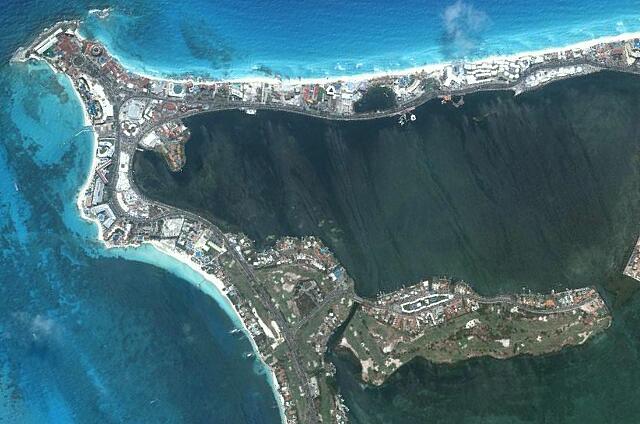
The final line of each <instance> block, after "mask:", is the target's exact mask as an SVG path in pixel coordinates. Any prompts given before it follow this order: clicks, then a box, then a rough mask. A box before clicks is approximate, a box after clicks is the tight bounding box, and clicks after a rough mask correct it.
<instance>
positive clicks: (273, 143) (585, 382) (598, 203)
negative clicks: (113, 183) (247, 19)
mask: <svg viewBox="0 0 640 424" xmlns="http://www.w3.org/2000/svg"><path fill="white" fill-rule="evenodd" d="M639 112H640V78H638V77H635V76H631V75H625V74H617V73H601V74H596V75H591V76H587V77H582V78H577V79H572V80H567V81H563V82H558V83H554V84H552V85H550V86H548V87H546V88H544V89H542V90H539V91H535V92H531V93H527V94H524V95H521V96H518V97H515V98H514V97H513V95H512V94H511V93H507V92H492V93H477V94H474V95H470V96H467V97H466V98H465V105H464V107H462V108H460V109H455V108H453V107H452V106H450V105H441V104H439V103H438V102H431V103H429V104H426V105H423V106H421V107H420V108H418V109H417V110H416V115H417V117H418V119H417V121H416V122H415V123H413V124H411V125H410V126H408V127H403V128H401V127H399V126H398V125H397V123H396V122H395V120H394V119H391V118H390V119H380V120H375V121H370V122H335V121H326V120H320V119H315V118H309V117H304V116H300V115H293V114H289V113H278V112H258V114H257V115H256V116H248V115H246V114H243V113H240V112H221V113H210V114H205V115H200V116H197V117H192V118H190V119H188V120H187V123H188V125H189V126H190V127H191V130H192V131H193V135H192V139H191V140H190V141H189V143H188V144H187V165H186V167H185V169H184V170H183V171H182V172H180V173H177V174H170V173H169V172H168V171H167V170H166V167H165V165H164V163H163V161H162V160H161V159H160V158H158V157H157V156H155V155H154V154H152V153H144V154H139V155H137V158H136V168H135V169H136V171H135V172H136V180H137V181H138V183H139V184H140V185H141V187H142V188H143V189H144V191H146V192H147V193H148V194H149V195H151V196H153V197H157V198H159V199H162V200H164V201H167V202H170V203H173V204H176V205H179V206H182V207H189V208H191V209H194V210H197V211H199V212H201V213H206V214H208V215H209V216H211V217H213V218H215V219H217V220H218V221H219V222H221V223H223V224H224V225H227V226H229V227H234V228H240V229H242V230H244V231H246V232H247V233H248V234H250V235H251V236H252V237H256V238H258V239H259V240H261V241H262V242H263V243H268V242H269V241H270V240H272V239H273V236H274V235H275V236H279V235H283V234H298V235H299V234H317V235H319V236H321V237H322V238H323V239H325V240H326V241H327V242H328V243H329V244H330V245H331V247H332V248H333V249H335V251H336V252H337V253H338V257H339V258H340V259H341V260H342V261H343V262H344V263H345V264H346V266H347V268H348V270H349V271H350V272H351V273H352V274H353V275H354V277H355V279H356V286H357V291H359V292H361V293H364V294H373V293H375V292H376V291H378V290H380V289H392V288H395V287H398V286H399V285H401V284H403V283H405V282H409V281H416V280H417V279H419V278H423V277H426V276H429V275H433V274H441V273H448V274H449V275H453V276H455V277H462V278H465V279H467V280H468V281H471V282H472V283H473V284H474V286H476V287H477V288H479V289H480V290H481V291H482V292H484V293H497V292H504V291H518V290H520V289H521V287H522V286H523V285H526V286H527V287H530V288H532V289H534V290H545V291H548V290H551V289H553V288H562V287H566V286H570V287H577V286H582V285H597V286H598V288H599V289H600V291H601V292H602V293H603V295H604V296H605V297H606V298H607V301H608V303H609V304H610V305H611V306H612V308H613V316H614V324H613V327H612V328H611V329H610V330H609V331H608V332H607V333H606V334H604V335H601V336H599V337H597V338H595V339H593V340H591V341H590V342H589V343H587V344H586V345H585V346H580V347H577V348H572V349H567V350H565V351H563V352H562V353H559V354H555V355H548V356H544V357H536V358H532V357H519V358H515V359H512V360H507V361H500V360H495V359H488V358H481V359H477V360H472V361H469V362H465V363H462V364H458V365H454V366H450V365H433V364H430V363H428V362H426V361H424V360H421V359H417V360H415V361H413V362H412V363H411V364H410V365H408V366H405V367H403V368H401V369H400V370H399V371H398V372H397V373H396V374H394V375H393V376H392V377H391V379H390V380H389V381H388V383H387V384H385V385H384V386H383V387H380V388H374V387H370V386H365V385H363V384H362V383H361V382H360V380H359V377H358V375H359V370H358V366H357V365H354V364H353V358H350V357H349V356H348V355H345V354H341V353H333V354H332V356H333V359H334V361H335V363H336V364H337V366H338V370H339V372H338V382H339V385H340V389H341V391H342V393H343V395H344V396H345V398H346V400H347V404H348V406H349V407H350V408H351V416H352V418H353V420H354V421H355V422H358V423H388V422H398V423H405V422H465V423H467V422H470V423H476V422H478V423H514V422H523V423H526V422H537V423H538V422H574V423H585V422H589V423H603V422H624V423H634V422H638V421H640V403H638V402H637V401H636V399H637V398H638V395H640V389H638V384H637V382H638V381H640V371H638V367H637V364H638V360H639V359H640V356H639V352H640V336H639V335H640V333H639V332H638V331H637V329H638V326H639V324H640V315H639V313H638V312H639V311H640V309H639V308H640V304H639V303H638V302H639V300H638V297H637V295H636V291H637V285H638V283H637V282H635V281H633V280H631V279H629V278H627V277H623V276H622V275H621V272H622V268H623V267H624V264H625V262H626V259H627V256H628V254H629V252H630V250H631V248H632V246H633V244H634V242H635V239H636V237H637V234H638V229H639V226H638V224H639V220H638V218H639V214H638V213H639V212H640V190H639V188H640V175H639V173H640V167H639V162H638V152H639V150H638V149H639V147H640V144H639V139H638V137H639V134H640V133H639V132H638V130H639V124H638V122H639V121H638V120H637V116H638V113H639Z"/></svg>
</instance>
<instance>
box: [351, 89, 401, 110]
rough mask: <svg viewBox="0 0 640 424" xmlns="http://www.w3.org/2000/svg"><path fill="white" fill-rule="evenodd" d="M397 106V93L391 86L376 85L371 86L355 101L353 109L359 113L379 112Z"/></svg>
mask: <svg viewBox="0 0 640 424" xmlns="http://www.w3.org/2000/svg"><path fill="white" fill-rule="evenodd" d="M396 106H397V100H396V93H395V92H394V91H393V89H392V88H391V87H385V86H380V85H375V86H372V87H369V88H368V89H367V91H366V92H365V93H364V94H363V95H362V98H361V99H360V100H358V101H357V102H355V103H354V105H353V109H354V111H356V112H358V113H364V112H379V111H383V110H388V109H393V108H394V107H396Z"/></svg>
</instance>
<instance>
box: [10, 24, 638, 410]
mask: <svg viewBox="0 0 640 424" xmlns="http://www.w3.org/2000/svg"><path fill="white" fill-rule="evenodd" d="M76 27H77V23H74V22H71V23H61V24H59V25H57V26H56V27H54V28H52V29H50V30H47V31H45V33H43V34H42V35H41V37H39V38H38V40H36V41H35V42H34V43H33V44H32V45H31V46H29V48H27V49H24V50H23V51H21V52H20V54H19V55H20V56H22V58H23V59H24V60H26V59H28V58H29V57H35V58H38V59H43V60H46V61H47V62H48V63H49V64H51V66H53V67H54V68H55V69H57V70H58V71H61V72H64V73H66V74H67V75H69V77H70V78H71V79H72V81H73V83H74V85H75V87H76V89H77V92H78V93H79V96H80V97H81V99H82V101H83V103H84V105H85V109H86V111H87V114H88V116H89V118H90V120H91V123H92V128H93V130H94V131H95V133H96V140H97V148H96V151H95V157H94V166H93V170H92V174H91V176H90V178H89V181H88V184H87V186H86V189H85V191H84V193H83V196H82V197H81V206H82V209H83V212H84V213H85V214H86V215H87V216H89V217H92V218H95V219H96V220H97V221H98V222H99V225H100V228H101V237H102V239H103V240H104V241H105V242H107V243H108V244H109V245H129V244H140V243H144V242H153V243H159V244H160V245H161V247H162V248H164V249H169V250H170V251H172V252H173V253H174V254H176V255H179V256H180V257H184V258H186V259H187V260H189V261H191V262H192V263H194V264H195V265H196V266H198V267H199V268H200V269H202V270H203V271H204V272H206V273H208V274H210V275H214V276H216V277H217V278H218V279H219V280H221V281H222V282H223V286H224V292H225V293H226V294H227V295H228V297H229V299H230V300H231V302H232V303H233V305H234V307H235V309H236V311H237V312H238V314H239V315H240V317H241V318H242V321H243V323H244V324H245V326H246V327H247V329H248V331H249V333H250V334H251V336H252V338H253V340H254V341H255V342H256V344H257V346H258V348H259V350H260V352H261V354H262V355H263V357H264V358H265V359H267V360H269V361H270V365H271V366H272V368H273V369H274V371H275V373H276V377H277V380H278V383H279V386H280V388H279V391H280V394H281V395H282V397H283V399H284V401H285V413H286V415H287V421H288V422H298V421H300V420H301V419H302V418H301V417H304V416H305V415H301V413H300V410H299V405H298V402H297V401H296V399H299V398H300V397H305V396H307V397H311V399H312V405H313V406H314V408H312V409H311V410H312V412H313V411H315V412H317V411H321V410H322V408H323V407H324V406H323V405H326V404H327V402H324V401H323V398H322V397H323V396H331V398H330V401H329V402H328V403H329V404H330V405H332V406H331V411H330V415H331V417H332V421H333V422H345V421H346V408H345V407H344V404H343V402H342V401H341V398H340V396H339V395H338V394H336V393H333V392H331V391H330V390H328V389H327V387H326V381H325V380H326V379H327V378H330V377H331V376H332V373H333V372H335V370H334V369H333V367H332V366H331V364H329V363H327V362H325V352H326V349H327V344H328V341H329V338H330V336H331V335H332V334H333V333H334V332H335V330H336V328H338V327H339V326H340V325H341V324H342V323H344V322H345V320H346V319H347V316H348V314H349V311H350V310H351V306H352V303H353V300H356V301H357V302H359V303H360V304H361V309H362V311H363V312H364V313H365V315H367V316H369V317H372V318H373V319H374V320H375V321H376V322H378V323H380V324H382V325H384V326H385V328H387V329H390V330H398V331H399V333H402V334H407V335H408V336H409V338H417V337H419V336H420V335H421V334H424V333H425V330H426V329H428V328H430V327H434V326H439V325H442V324H446V323H447V322H449V321H451V320H453V319H455V318H456V317H460V316H462V315H464V314H467V313H471V312H475V311H477V310H478V309H479V308H481V307H482V306H483V305H498V306H506V307H508V308H510V309H509V310H510V311H511V312H514V313H515V312H521V313H525V314H540V315H541V316H542V315H545V314H547V315H548V314H554V313H565V312H568V311H573V310H577V309H580V310H582V311H583V312H584V313H586V314H590V315H594V316H595V315H598V314H601V313H603V311H606V306H605V305H604V302H603V301H602V299H601V298H600V296H599V295H598V293H597V292H596V291H595V290H594V289H590V288H586V289H579V290H568V291H565V292H560V293H552V294H551V295H546V296H542V295H533V294H532V295H520V296H498V297H495V298H484V297H480V296H478V295H477V294H476V293H475V292H474V291H473V290H472V289H471V288H470V287H469V286H468V285H466V284H464V283H457V284H453V283H452V282H451V281H450V280H448V279H445V278H439V279H433V280H431V281H424V282H421V283H419V284H416V285H414V286H411V287H407V288H403V289H401V290H398V291H396V292H393V293H390V294H386V295H381V296H379V297H378V298H377V299H375V300H365V299H361V298H358V297H357V296H355V295H354V294H353V281H352V280H351V279H350V278H349V276H348V275H347V273H346V271H345V269H344V268H343V267H341V266H340V264H339V263H338V262H337V260H336V258H335V257H334V256H333V254H332V253H331V252H330V251H329V249H327V248H326V247H325V246H324V245H323V244H322V243H321V242H320V241H319V240H317V239H315V238H313V237H305V238H303V239H299V238H284V239H281V240H279V241H278V242H277V243H276V244H275V245H274V246H273V247H271V248H269V249H267V250H264V251H259V252H258V251H256V249H255V248H254V245H253V243H252V242H251V240H249V239H248V238H246V237H244V236H243V235H235V234H223V233H222V232H220V230H219V229H217V227H215V226H213V224H210V223H208V222H207V221H206V220H204V219H201V218H200V217H197V216H195V215H192V214H188V213H186V212H183V211H180V210H177V209H175V208H172V207H170V206H167V205H161V204H158V203H156V202H153V201H151V200H149V199H146V198H144V196H142V195H141V194H140V193H139V192H138V191H137V189H136V187H135V185H134V184H133V183H132V180H131V173H132V169H131V164H132V161H133V157H134V154H135V151H136V149H147V150H154V151H157V152H159V153H161V154H162V155H163V156H164V157H165V159H166V161H167V165H168V166H169V168H170V169H171V170H172V171H177V170H180V169H181V168H182V167H183V166H184V164H185V153H184V145H185V143H186V142H187V140H188V139H189V136H190V134H189V130H188V129H187V127H186V126H185V125H184V124H183V123H182V121H181V119H182V118H184V117H186V116H189V115H192V114H196V113H201V112H203V111H210V110H221V109H231V108H240V109H243V110H245V111H246V112H247V113H249V114H252V113H255V111H256V109H258V108H266V109H269V108H271V109H279V110H280V109H281V110H291V111H296V112H303V113H308V114H311V115H317V116H325V117H332V118H340V119H352V118H353V119H356V118H357V114H356V113H355V111H354V105H355V104H356V102H358V101H359V100H360V99H362V98H363V96H364V95H365V94H366V93H367V91H368V90H369V89H370V88H372V87H380V86H383V87H388V88H390V89H391V90H392V92H393V94H394V95H395V96H396V99H397V105H398V106H397V108H395V109H394V110H392V111H386V112H385V113H399V114H400V115H401V124H404V123H406V122H408V121H412V120H414V119H415V116H414V115H413V114H411V115H410V118H407V114H408V113H409V112H410V111H411V110H412V109H411V108H412V107H413V106H415V105H417V104H419V103H421V102H424V101H426V100H428V99H429V98H433V97H437V96H441V97H442V98H443V101H452V97H451V95H452V94H454V95H456V94H458V95H462V94H464V93H466V92H468V91H472V90H477V89H484V88H507V87H511V88H515V89H516V90H524V89H528V88H533V87H536V86H539V85H542V84H545V83H547V82H549V81H551V80H554V79H558V78H564V77H566V76H570V75H575V74H580V73H587V72H592V71H594V70H596V69H599V68H602V67H608V68H614V69H625V70H631V71H633V70H635V69H636V68H635V67H637V66H638V63H639V62H637V59H638V58H639V57H640V43H639V42H638V40H628V41H624V42H617V43H607V44H600V45H595V46H591V47H588V48H584V49H571V50H567V51H564V52H562V51H561V52H555V53H545V54H541V55H539V56H527V57H520V58H515V59H496V60H490V61H479V62H472V63H461V64H450V65H443V66H441V67H432V68H429V69H424V70H421V71H416V72H414V73H412V74H411V75H397V76H383V77H379V78H373V79H368V80H363V81H354V80H347V81H328V80H327V81H325V82H322V81H318V82H313V83H310V82H295V81H278V80H276V81H272V82H265V81H245V82H221V81H205V80H199V79H188V80H185V81H169V80H157V79H150V78H146V77H143V76H140V75H136V74H133V73H131V72H128V71H127V70H125V69H124V68H123V67H122V66H121V65H120V64H119V63H118V62H117V60H115V59H114V58H113V57H111V56H110V55H109V54H108V52H107V51H106V50H105V49H104V47H103V46H102V45H101V44H99V43H96V42H93V41H90V40H84V39H82V38H81V37H80V36H79V35H78V34H77V32H76ZM462 104H463V102H462V100H460V101H455V102H454V105H455V106H456V107H459V106H461V105H462ZM367 113H368V112H367ZM363 116H366V113H365V114H364V115H363ZM639 257H640V240H639V241H638V245H637V246H636V248H635V249H634V252H633V254H632V257H631V259H630V260H629V264H628V265H627V268H626V269H625V274H627V275H629V276H631V277H633V278H636V279H638V280H639V281H640V277H639V275H640V272H639V270H638V260H639V259H638V258H639ZM225 260H228V261H230V262H234V261H235V263H236V264H238V267H240V268H241V269H240V270H238V269H234V270H233V271H234V272H238V273H240V272H242V273H243V275H244V277H243V278H236V276H233V275H232V274H231V271H230V268H229V267H228V266H226V265H225V262H224V261H225ZM245 261H246V263H245ZM256 276H257V277H256ZM491 307H492V306H491ZM281 316H284V318H285V320H284V321H281V320H280V317H281ZM276 321H277V322H276ZM467 325H468V326H470V327H469V328H472V327H474V326H475V325H477V323H476V322H475V321H474V320H469V322H468V323H467ZM285 327H286V328H285ZM377 337H382V336H381V335H378V336H377ZM285 342H286V343H285ZM380 343H382V344H384V343H385V341H384V340H380ZM284 344H286V345H287V346H286V347H287V349H289V351H288V352H287V358H289V359H286V360H282V359H281V360H279V361H278V360H276V358H275V352H276V349H278V348H279V347H280V346H282V345H284ZM292 346H295V348H292ZM385 349H392V347H391V348H389V347H388V346H387V347H385ZM387 353H388V352H387ZM298 362H300V363H301V367H302V368H301V369H302V370H303V371H302V374H300V370H299V369H296V367H292V364H294V363H298ZM319 370H320V371H319ZM292 376H294V377H292ZM291 381H295V382H296V383H295V387H294V386H293V385H292V384H291V383H290V382H291ZM315 412H314V413H315ZM315 421H317V420H314V422H315Z"/></svg>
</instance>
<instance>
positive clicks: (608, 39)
mask: <svg viewBox="0 0 640 424" xmlns="http://www.w3.org/2000/svg"><path fill="white" fill-rule="evenodd" d="M76 35H77V36H78V37H80V38H83V37H82V35H81V34H80V33H79V31H76ZM635 38H640V32H625V33H622V34H618V35H611V36H604V37H598V38H593V39H590V40H585V41H580V42H577V43H573V44H569V45H564V46H556V47H548V48H545V49H540V50H532V51H523V52H519V53H514V54H509V55H492V56H487V57H484V58H480V59H470V60H463V59H461V60H457V61H455V62H465V63H487V62H496V61H503V60H511V61H513V60H517V59H520V58H529V57H532V56H542V55H544V54H549V53H555V52H561V51H566V50H575V49H582V50H585V49H588V48H590V47H593V46H595V45H598V44H603V43H613V42H620V41H626V40H632V39H635ZM109 54H110V55H111V56H112V57H113V58H115V59H116V60H118V61H119V62H120V63H121V64H122V65H123V66H124V67H125V68H126V66H125V65H126V61H123V60H122V58H121V57H119V56H118V55H116V54H114V53H113V52H109ZM452 63H453V62H441V63H434V64H425V65H421V66H415V67H411V68H405V69H396V70H386V71H375V72H364V73H360V74H353V75H331V76H325V77H310V78H295V77H290V78H283V79H279V78H276V77H269V76H253V75H252V76H247V77H246V78H231V79H217V78H205V77H184V78H175V77H170V76H167V77H164V76H161V75H163V72H162V71H160V70H153V72H154V73H155V75H154V74H151V73H148V72H140V71H138V70H136V71H135V72H134V73H135V74H137V75H140V76H143V77H145V78H148V79H150V80H154V81H170V82H174V83H180V84H182V83H186V82H194V81H195V82H198V83H202V84H213V83H230V84H233V83H252V84H261V83H264V84H273V85H281V86H285V87H287V86H292V85H300V84H328V83H336V82H345V83H346V82H353V83H357V82H362V81H370V80H374V79H378V78H386V77H402V76H407V75H414V74H418V73H430V72H434V71H438V70H441V69H443V68H445V67H447V66H450V65H451V64H452Z"/></svg>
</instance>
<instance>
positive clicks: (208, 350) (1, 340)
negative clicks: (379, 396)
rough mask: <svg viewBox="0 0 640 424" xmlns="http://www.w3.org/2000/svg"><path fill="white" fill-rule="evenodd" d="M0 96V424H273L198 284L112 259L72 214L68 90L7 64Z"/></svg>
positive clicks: (268, 399) (78, 129)
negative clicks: (225, 423) (180, 423)
mask: <svg viewBox="0 0 640 424" xmlns="http://www.w3.org/2000/svg"><path fill="white" fill-rule="evenodd" d="M54 19H55V16H54ZM5 29H6V30H9V29H10V28H8V27H6V26H5ZM5 29H3V31H4V30H5ZM28 35H29V34H24V36H26V37H28ZM3 37H4V38H3V39H7V40H8V41H9V42H8V43H7V45H10V41H11V40H12V39H13V38H12V37H10V36H9V35H8V34H6V35H5V36H3ZM0 90H2V94H3V95H2V99H3V101H2V106H3V107H2V110H0V128H2V130H3V131H2V143H0V227H1V228H2V232H1V233H0V422H7V423H38V424H39V423H44V422H47V423H49V422H50V423H76V422H77V423H108V422H140V423H143V422H149V423H157V422H175V423H179V422H194V423H198V422H202V423H205V422H212V421H218V422H248V423H275V422H279V413H278V410H277V408H276V403H275V398H274V396H273V392H272V389H271V387H270V385H269V379H268V378H267V376H266V375H265V374H264V367H263V366H262V365H261V364H259V363H258V362H254V361H253V360H248V359H245V357H244V353H246V352H249V351H251V345H250V343H249V341H248V340H247V339H246V338H244V337H238V336H235V335H232V334H230V331H231V330H233V329H234V328H237V327H238V323H237V321H234V319H235V318H231V317H230V316H229V313H228V308H227V310H225V308H224V307H223V306H221V305H219V304H218V303H217V302H216V301H215V300H214V299H213V298H212V297H211V296H209V295H206V294H205V293H203V292H202V291H201V290H198V289H196V288H195V287H193V286H192V284H197V283H200V282H201V278H200V277H198V276H197V274H195V273H194V272H190V271H189V270H188V269H186V268H184V267H183V266H181V265H180V264H178V263H176V262H175V261H173V260H171V259H168V258H166V257H164V256H163V255H161V254H159V253H157V252H154V251H153V250H151V249H143V250H142V251H140V252H130V251H123V252H118V253H117V256H116V252H107V251H105V250H104V249H103V247H102V246H101V245H99V244H98V243H97V242H96V241H95V238H96V235H97V234H96V233H97V232H96V228H95V227H94V226H93V225H92V224H89V223H86V222H84V221H82V220H81V219H80V217H79V215H78V211H77V209H76V206H75V196H76V193H77V191H78V189H79V187H80V185H81V183H82V182H83V180H84V178H85V176H86V173H87V172H88V167H89V165H90V160H91V155H92V152H91V149H92V147H91V146H92V141H91V135H90V134H89V133H88V132H86V131H82V128H83V123H82V113H81V109H80V105H79V104H78V102H77V101H76V98H75V97H74V96H73V94H72V92H71V87H70V85H69V82H68V81H67V80H66V79H65V78H63V77H62V76H56V75H54V74H53V73H52V72H51V71H50V70H49V69H48V68H46V67H44V66H42V65H11V66H10V65H8V63H3V64H1V65H0ZM125 258H126V259H125ZM138 261H145V262H152V263H156V264H158V265H161V266H162V267H163V268H166V269H167V270H168V271H165V270H163V269H161V268H158V267H155V266H151V265H147V264H145V263H142V262H138ZM169 271H170V272H169ZM185 278H187V279H189V280H190V281H191V283H190V282H189V281H187V280H185Z"/></svg>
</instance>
